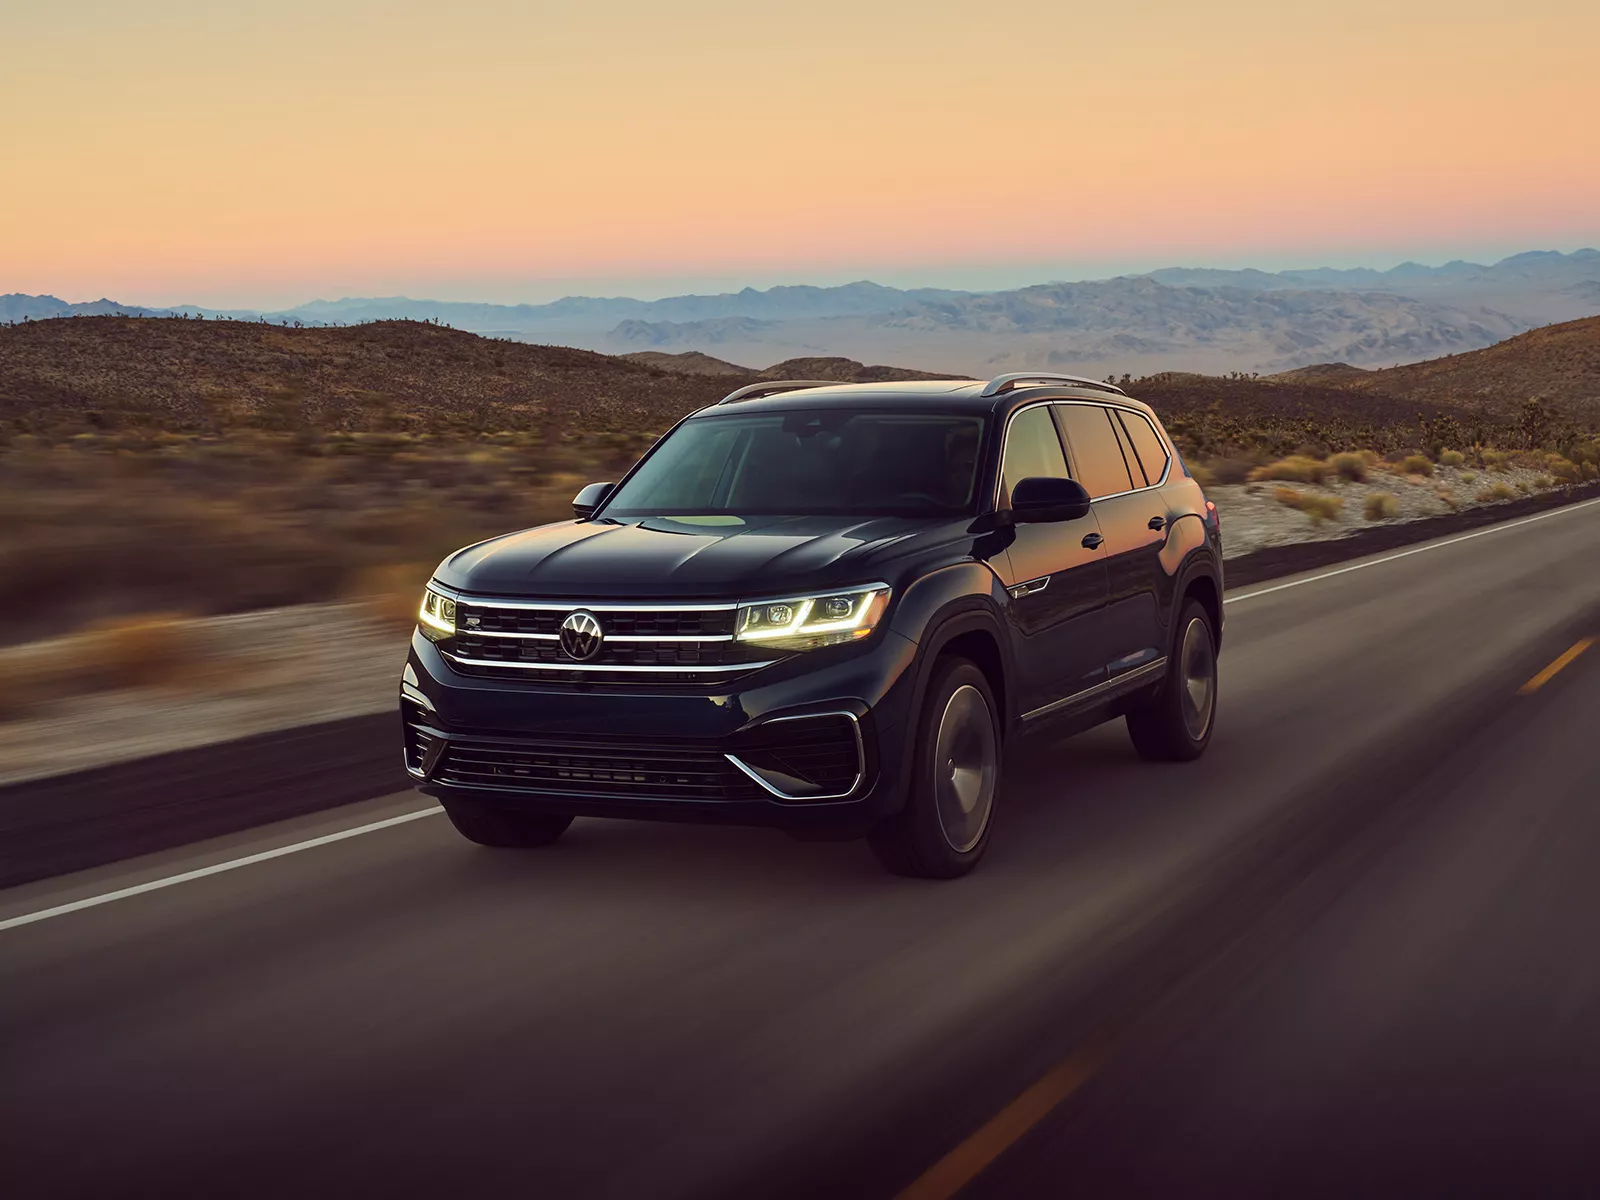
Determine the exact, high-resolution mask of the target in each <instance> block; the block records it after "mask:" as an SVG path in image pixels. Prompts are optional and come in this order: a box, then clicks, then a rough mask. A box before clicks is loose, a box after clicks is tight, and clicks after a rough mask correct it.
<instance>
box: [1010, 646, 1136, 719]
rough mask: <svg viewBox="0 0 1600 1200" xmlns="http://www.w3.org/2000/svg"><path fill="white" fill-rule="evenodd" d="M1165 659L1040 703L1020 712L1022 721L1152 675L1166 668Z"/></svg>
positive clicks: (1046, 714) (1057, 710)
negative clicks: (1068, 694)
mask: <svg viewBox="0 0 1600 1200" xmlns="http://www.w3.org/2000/svg"><path fill="white" fill-rule="evenodd" d="M1166 665H1167V660H1166V656H1165V655H1163V656H1162V657H1161V658H1158V659H1155V660H1153V661H1151V662H1147V663H1145V665H1144V666H1142V667H1135V668H1134V669H1133V670H1131V671H1124V672H1123V673H1122V674H1121V675H1113V676H1112V677H1111V678H1110V679H1105V680H1102V681H1101V682H1099V683H1097V684H1095V685H1094V686H1093V687H1087V688H1084V689H1083V691H1081V692H1073V693H1072V695H1070V696H1063V697H1062V698H1061V699H1059V700H1052V701H1051V702H1050V703H1049V704H1044V705H1041V706H1040V707H1038V708H1036V709H1034V710H1033V711H1032V712H1025V713H1023V714H1022V719H1023V720H1024V721H1032V720H1033V719H1034V718H1036V717H1043V716H1048V715H1049V714H1050V713H1053V712H1059V711H1060V710H1061V709H1063V708H1071V707H1073V706H1074V705H1077V704H1087V703H1088V702H1089V701H1090V700H1094V699H1097V698H1099V697H1100V696H1103V695H1105V694H1107V693H1109V692H1112V691H1115V690H1116V689H1117V688H1118V687H1120V686H1121V685H1122V684H1126V683H1136V682H1137V681H1139V680H1141V679H1143V678H1144V677H1145V676H1146V675H1154V674H1156V673H1157V672H1160V671H1163V670H1165V669H1166Z"/></svg>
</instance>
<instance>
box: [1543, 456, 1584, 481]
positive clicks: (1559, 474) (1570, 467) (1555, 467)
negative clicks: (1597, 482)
mask: <svg viewBox="0 0 1600 1200" xmlns="http://www.w3.org/2000/svg"><path fill="white" fill-rule="evenodd" d="M1550 474H1552V475H1554V476H1555V477H1556V478H1557V479H1559V480H1560V481H1561V482H1562V483H1577V482H1578V480H1580V479H1582V478H1583V468H1582V467H1580V466H1579V465H1578V464H1577V463H1575V462H1572V461H1571V460H1570V459H1566V458H1562V457H1561V456H1560V455H1551V457H1550Z"/></svg>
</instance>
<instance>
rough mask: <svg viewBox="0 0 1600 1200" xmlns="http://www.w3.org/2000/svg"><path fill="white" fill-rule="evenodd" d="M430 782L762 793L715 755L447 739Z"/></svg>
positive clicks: (642, 793)
mask: <svg viewBox="0 0 1600 1200" xmlns="http://www.w3.org/2000/svg"><path fill="white" fill-rule="evenodd" d="M434 778H435V779H437V780H438V781H439V782H441V783H451V784H456V785H458V786H461V787H492V788H512V789H515V790H517V791H525V792H538V793H543V794H547V795H564V796H601V797H608V798H619V799H620V798H637V799H641V800H651V799H658V800H659V799H672V800H702V801H708V800H709V801H733V800H754V799H759V798H760V797H761V792H760V789H759V788H758V787H757V786H756V785H755V783H754V782H753V781H751V780H750V779H749V778H748V777H747V776H745V775H744V773H743V772H741V771H740V770H738V768H736V767H735V766H734V765H733V764H732V763H730V762H729V761H728V760H727V759H726V758H724V757H723V755H722V753H721V752H720V751H719V750H717V749H715V748H713V747H694V746H686V745H684V744H683V743H674V744H671V745H664V744H644V743H638V742H629V743H620V742H575V741H565V740H556V739H543V738H540V739H524V738H502V737H474V736H457V735H452V736H451V738H450V742H449V745H448V746H447V747H446V748H445V751H444V755H443V757H442V758H441V759H440V761H439V765H438V769H437V770H436V771H435V772H434Z"/></svg>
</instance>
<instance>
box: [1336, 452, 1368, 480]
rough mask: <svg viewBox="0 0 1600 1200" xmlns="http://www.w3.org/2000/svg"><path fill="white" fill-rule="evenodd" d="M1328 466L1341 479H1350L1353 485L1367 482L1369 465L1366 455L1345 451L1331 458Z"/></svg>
mask: <svg viewBox="0 0 1600 1200" xmlns="http://www.w3.org/2000/svg"><path fill="white" fill-rule="evenodd" d="M1328 465H1329V466H1330V467H1332V468H1333V470H1334V472H1335V473H1336V474H1337V475H1338V476H1339V478H1340V479H1348V480H1349V481H1350V482H1351V483H1365V482H1366V480H1367V471H1368V466H1369V464H1368V462H1367V458H1366V455H1363V454H1357V453H1354V452H1352V451H1345V452H1344V453H1343V454H1335V455H1334V456H1333V457H1332V458H1330V459H1329V460H1328Z"/></svg>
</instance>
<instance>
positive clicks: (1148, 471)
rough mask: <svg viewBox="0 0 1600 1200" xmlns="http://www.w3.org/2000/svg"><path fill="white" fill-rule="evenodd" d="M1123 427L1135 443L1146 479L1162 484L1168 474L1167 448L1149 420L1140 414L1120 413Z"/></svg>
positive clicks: (1134, 446)
mask: <svg viewBox="0 0 1600 1200" xmlns="http://www.w3.org/2000/svg"><path fill="white" fill-rule="evenodd" d="M1117 416H1118V417H1120V418H1121V420H1122V427H1123V428H1124V429H1126V430H1127V431H1128V439H1129V440H1130V441H1132V442H1133V448H1134V450H1135V451H1136V452H1137V453H1138V455H1139V462H1140V464H1141V465H1142V466H1143V467H1144V473H1145V477H1146V478H1147V479H1149V481H1150V482H1151V483H1153V484H1154V483H1160V482H1161V477H1162V476H1163V475H1165V474H1166V473H1167V447H1166V443H1164V442H1163V441H1162V440H1161V438H1160V436H1159V435H1158V434H1157V433H1156V431H1155V428H1154V427H1153V426H1152V425H1151V424H1150V421H1149V420H1148V418H1146V417H1143V416H1140V415H1139V414H1138V413H1131V412H1119V413H1118V414H1117Z"/></svg>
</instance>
